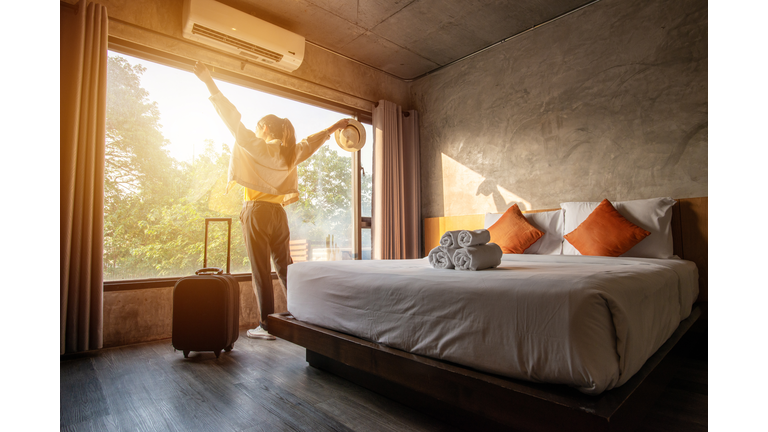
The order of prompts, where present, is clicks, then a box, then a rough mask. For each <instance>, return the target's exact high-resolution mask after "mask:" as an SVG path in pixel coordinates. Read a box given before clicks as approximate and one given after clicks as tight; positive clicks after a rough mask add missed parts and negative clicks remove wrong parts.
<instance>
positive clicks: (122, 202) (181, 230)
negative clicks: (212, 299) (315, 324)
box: [104, 56, 366, 280]
mask: <svg viewBox="0 0 768 432" xmlns="http://www.w3.org/2000/svg"><path fill="white" fill-rule="evenodd" d="M144 71H145V69H144V68H143V67H142V66H141V65H136V66H131V65H130V64H129V63H128V61H127V60H125V59H124V58H122V57H119V56H110V58H109V62H108V88H107V137H106V141H107V152H106V175H105V177H106V178H105V209H104V276H105V279H106V280H117V279H135V278H151V277H162V276H182V275H189V274H192V273H193V272H194V271H195V270H197V269H199V268H200V267H202V265H203V250H204V226H205V224H204V219H205V218H206V217H231V218H232V219H233V224H232V237H231V241H232V252H231V256H232V272H235V273H238V272H250V264H249V262H248V258H247V257H248V254H247V253H246V251H245V245H244V242H243V237H242V234H241V229H240V224H239V220H238V215H239V213H240V209H241V207H242V199H243V194H242V188H239V187H236V188H234V189H233V190H232V191H231V192H230V193H229V194H227V195H224V190H225V186H226V179H227V169H228V165H229V159H230V149H229V147H227V146H226V145H220V146H219V147H218V148H217V146H216V145H215V144H214V143H213V142H212V141H211V140H205V142H204V150H203V152H202V153H201V154H199V155H198V156H197V157H196V158H195V159H194V160H193V161H192V162H178V161H176V160H175V159H173V158H172V157H170V155H169V154H168V151H167V150H166V146H167V145H168V142H167V140H166V139H165V138H164V137H163V134H162V132H161V124H160V111H159V109H158V106H157V104H156V103H155V102H152V101H150V100H149V94H148V92H147V91H146V90H145V89H143V88H142V87H141V76H142V74H143V73H144ZM190 144H191V143H190ZM350 168H351V159H350V157H345V156H343V155H340V154H338V153H337V152H335V151H333V150H331V149H330V148H329V146H324V147H322V148H321V149H320V150H319V151H318V152H317V153H316V154H315V155H314V156H313V157H311V158H310V159H308V160H307V161H305V162H304V163H302V164H301V165H300V166H299V167H298V171H299V191H300V194H301V197H300V201H299V202H297V203H295V204H293V205H291V206H289V207H288V208H286V211H287V213H288V215H289V224H290V226H291V231H292V237H293V238H307V239H310V241H311V242H312V244H313V245H315V246H317V247H325V239H326V237H327V236H328V234H333V235H334V238H335V242H336V243H338V244H340V245H343V244H348V243H349V234H350V232H351V227H352V221H351V203H352V196H351V190H352V188H351V175H350V173H351V169H350ZM364 190H366V189H365V186H364ZM210 229H211V231H210V232H209V248H208V257H209V260H208V265H209V266H216V267H224V266H225V265H226V241H227V239H226V225H225V224H223V223H214V224H211V225H210Z"/></svg>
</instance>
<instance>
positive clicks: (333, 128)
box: [326, 119, 349, 135]
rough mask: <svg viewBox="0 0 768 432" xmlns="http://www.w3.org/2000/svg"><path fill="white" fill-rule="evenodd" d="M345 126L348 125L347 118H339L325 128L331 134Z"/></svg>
mask: <svg viewBox="0 0 768 432" xmlns="http://www.w3.org/2000/svg"><path fill="white" fill-rule="evenodd" d="M347 126H349V119H341V120H339V121H337V122H336V123H334V124H333V126H331V127H329V128H328V129H326V130H327V131H328V133H329V134H331V135H333V133H334V132H336V131H337V130H343V129H344V128H345V127H347Z"/></svg>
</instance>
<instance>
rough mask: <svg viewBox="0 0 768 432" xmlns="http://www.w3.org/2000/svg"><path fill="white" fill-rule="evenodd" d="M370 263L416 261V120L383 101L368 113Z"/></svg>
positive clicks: (418, 219) (418, 225)
mask: <svg viewBox="0 0 768 432" xmlns="http://www.w3.org/2000/svg"><path fill="white" fill-rule="evenodd" d="M373 131H374V141H373V142H374V149H373V203H372V215H373V218H372V221H371V237H372V243H373V252H372V255H373V256H372V258H373V259H407V258H419V255H420V251H421V247H420V245H421V229H420V228H421V183H420V168H419V160H420V158H419V116H418V113H417V112H416V111H415V110H412V111H407V112H403V111H402V109H401V108H400V107H399V106H398V105H396V104H394V103H392V102H388V101H384V100H382V101H379V103H378V105H377V106H376V107H375V108H374V109H373Z"/></svg>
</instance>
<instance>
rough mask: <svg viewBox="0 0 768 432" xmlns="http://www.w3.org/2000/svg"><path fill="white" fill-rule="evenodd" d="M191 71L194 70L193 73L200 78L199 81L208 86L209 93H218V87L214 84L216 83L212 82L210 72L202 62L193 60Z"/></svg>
mask: <svg viewBox="0 0 768 432" xmlns="http://www.w3.org/2000/svg"><path fill="white" fill-rule="evenodd" d="M192 72H194V73H195V75H196V76H197V77H198V78H200V81H202V82H204V83H205V86H206V87H208V92H209V93H211V95H215V94H216V93H219V88H218V87H217V86H216V83H215V82H213V78H211V73H210V72H209V71H208V68H207V67H205V65H204V64H202V63H200V62H195V67H194V68H192Z"/></svg>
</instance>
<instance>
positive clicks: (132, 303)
mask: <svg viewBox="0 0 768 432" xmlns="http://www.w3.org/2000/svg"><path fill="white" fill-rule="evenodd" d="M272 283H273V288H274V293H275V312H277V313H281V312H286V311H287V310H288V309H287V305H288V304H287V301H286V296H285V289H283V286H282V285H280V282H278V281H277V280H276V279H275V280H273V281H272ZM260 315H261V314H260V313H259V302H258V300H257V299H256V295H255V294H254V292H253V289H252V288H251V282H250V281H249V282H240V328H254V327H256V326H258V325H259V319H260ZM172 324H173V286H169V287H166V288H152V289H143V290H131V291H111V292H105V293H104V347H112V346H119V345H127V344H132V343H138V342H147V341H152V340H159V339H167V338H170V337H171V335H172V333H171V330H172Z"/></svg>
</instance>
